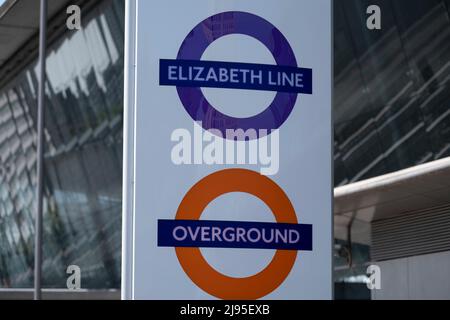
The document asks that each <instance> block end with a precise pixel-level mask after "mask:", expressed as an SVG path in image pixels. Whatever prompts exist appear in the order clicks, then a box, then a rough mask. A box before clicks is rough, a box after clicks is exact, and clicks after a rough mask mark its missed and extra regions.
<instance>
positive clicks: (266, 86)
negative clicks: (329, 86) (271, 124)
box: [159, 59, 312, 94]
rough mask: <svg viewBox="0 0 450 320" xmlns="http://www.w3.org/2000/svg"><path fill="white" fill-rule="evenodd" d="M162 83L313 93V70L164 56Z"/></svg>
mask: <svg viewBox="0 0 450 320" xmlns="http://www.w3.org/2000/svg"><path fill="white" fill-rule="evenodd" d="M221 71H222V72H223V71H225V73H224V74H227V75H228V79H226V77H223V78H221V77H220V75H221ZM283 74H284V75H285V76H283ZM212 75H215V77H213V76H212ZM231 75H234V76H233V77H232V76H231ZM159 84H160V85H162V86H177V87H199V88H200V87H205V88H228V89H247V90H261V91H277V92H289V93H304V94H312V69H306V68H296V67H288V66H278V65H268V64H254V63H240V62H222V61H203V60H168V59H161V60H160V61H159Z"/></svg>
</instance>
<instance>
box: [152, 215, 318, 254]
mask: <svg viewBox="0 0 450 320" xmlns="http://www.w3.org/2000/svg"><path fill="white" fill-rule="evenodd" d="M213 228H214V229H213ZM208 230H209V232H208ZM263 230H264V231H263ZM272 230H273V231H272ZM202 232H204V233H203V235H204V236H203V237H202ZM214 232H215V236H213V233H214ZM263 232H264V233H265V236H263ZM272 232H273V233H272ZM238 233H240V234H241V236H240V237H238V236H237V234H238ZM233 234H234V237H233V236H232V235H233ZM258 234H259V235H260V236H259V239H258ZM271 234H273V235H274V236H273V238H271V236H270V235H271ZM205 235H206V236H205ZM218 235H220V236H218ZM280 235H281V236H280ZM244 239H246V240H247V241H243V240H244ZM269 240H272V241H269ZM158 246H159V247H193V248H248V249H279V250H303V251H312V225H309V224H289V223H266V222H242V221H210V220H158Z"/></svg>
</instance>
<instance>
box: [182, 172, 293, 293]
mask: <svg viewBox="0 0 450 320" xmlns="http://www.w3.org/2000/svg"><path fill="white" fill-rule="evenodd" d="M230 192H245V193H249V194H252V195H254V196H256V197H258V198H259V199H261V200H262V201H263V202H265V203H266V205H267V206H268V207H269V208H270V209H271V210H272V213H273V215H274V216H275V220H276V221H277V222H278V223H293V224H296V223H298V222H297V216H296V214H295V210H294V208H293V206H292V204H291V201H290V200H289V198H288V197H287V195H286V194H285V193H284V191H283V190H282V189H281V188H280V187H279V186H278V185H277V184H276V183H275V182H274V181H272V180H271V179H269V178H268V177H266V176H262V175H260V174H259V173H257V172H254V171H250V170H246V169H227V170H222V171H218V172H215V173H213V174H211V175H209V176H207V177H205V178H204V179H202V180H201V181H199V182H198V183H196V184H195V185H194V186H193V187H192V188H191V189H190V190H189V192H188V193H187V194H186V195H185V197H184V198H183V200H182V201H181V204H180V206H179V207H178V211H177V214H176V219H178V220H199V219H200V216H201V215H202V212H203V211H204V209H205V208H206V206H207V205H208V204H209V203H210V202H211V201H213V200H214V199H215V198H217V197H219V196H221V195H223V194H226V193H230ZM175 251H176V254H177V257H178V261H179V262H180V264H181V267H182V268H183V270H184V271H185V273H186V274H187V275H188V277H189V278H190V279H191V280H192V281H193V282H194V283H195V284H196V285H197V286H198V287H200V288H201V289H203V290H204V291H205V292H207V293H209V294H211V295H212V296H215V297H217V298H220V299H227V300H247V299H259V298H262V297H264V296H266V295H268V294H269V293H271V292H273V291H274V290H275V289H276V288H278V287H279V286H280V285H281V284H282V283H283V281H284V280H285V279H286V277H287V276H288V275H289V273H290V271H291V269H292V267H293V266H294V263H295V259H296V257H297V251H296V250H277V251H276V252H275V254H274V256H273V258H272V260H271V262H270V263H269V264H268V265H267V267H266V268H264V269H263V270H262V271H260V272H259V273H257V274H255V275H252V276H249V277H244V278H234V277H229V276H226V275H224V274H222V273H220V272H218V271H216V270H215V269H214V268H213V267H211V265H210V264H209V263H208V262H207V261H206V259H205V258H204V257H203V255H202V253H201V251H200V249H199V248H185V247H176V248H175Z"/></svg>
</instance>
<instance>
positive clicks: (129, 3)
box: [121, 0, 136, 300]
mask: <svg viewBox="0 0 450 320" xmlns="http://www.w3.org/2000/svg"><path fill="white" fill-rule="evenodd" d="M135 48H136V0H126V2H125V57H124V65H125V66H124V119H123V178H122V179H123V182H122V280H121V298H122V300H130V299H132V298H133V296H132V294H133V250H134V248H133V239H134V234H133V198H134V197H133V194H134V120H135V119H134V115H135V90H136V86H135V77H136V56H135Z"/></svg>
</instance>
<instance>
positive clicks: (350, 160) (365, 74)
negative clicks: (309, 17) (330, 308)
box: [334, 0, 450, 298]
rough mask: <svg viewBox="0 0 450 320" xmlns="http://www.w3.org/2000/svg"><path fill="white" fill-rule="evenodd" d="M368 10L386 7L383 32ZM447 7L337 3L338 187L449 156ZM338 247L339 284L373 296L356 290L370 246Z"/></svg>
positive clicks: (360, 293)
mask: <svg viewBox="0 0 450 320" xmlns="http://www.w3.org/2000/svg"><path fill="white" fill-rule="evenodd" d="M369 5H378V6H379V7H380V9H381V21H382V28H381V30H369V29H368V28H366V19H367V14H366V9H367V7H368V6H369ZM449 6H450V1H448V0H445V1H443V0H370V1H369V0H335V1H334V10H335V12H334V41H335V43H334V59H335V61H334V66H335V69H334V72H335V75H334V83H335V88H334V90H335V91H334V93H335V96H334V117H335V145H334V149H335V155H334V162H335V185H336V186H341V185H345V184H348V183H352V182H355V181H359V180H364V179H368V178H371V177H375V176H378V175H382V174H386V173H390V172H394V171H397V170H401V169H404V168H408V167H411V166H414V165H418V164H421V163H425V162H428V161H433V160H437V159H440V158H444V157H448V156H450V19H449V13H450V11H449ZM335 246H336V248H337V249H336V250H335V272H334V274H335V281H336V283H337V284H336V287H337V288H354V289H355V288H356V289H355V290H353V291H352V297H353V298H354V297H367V296H370V294H368V290H367V288H366V286H365V285H364V286H355V284H358V283H364V282H365V281H367V278H366V268H367V264H368V262H369V261H370V247H369V246H368V245H361V244H357V243H352V244H350V245H349V244H348V243H346V242H342V241H336V244H335ZM349 246H350V248H349ZM343 284H345V285H343ZM339 294H341V295H342V296H345V290H336V296H337V297H338V298H339Z"/></svg>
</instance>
